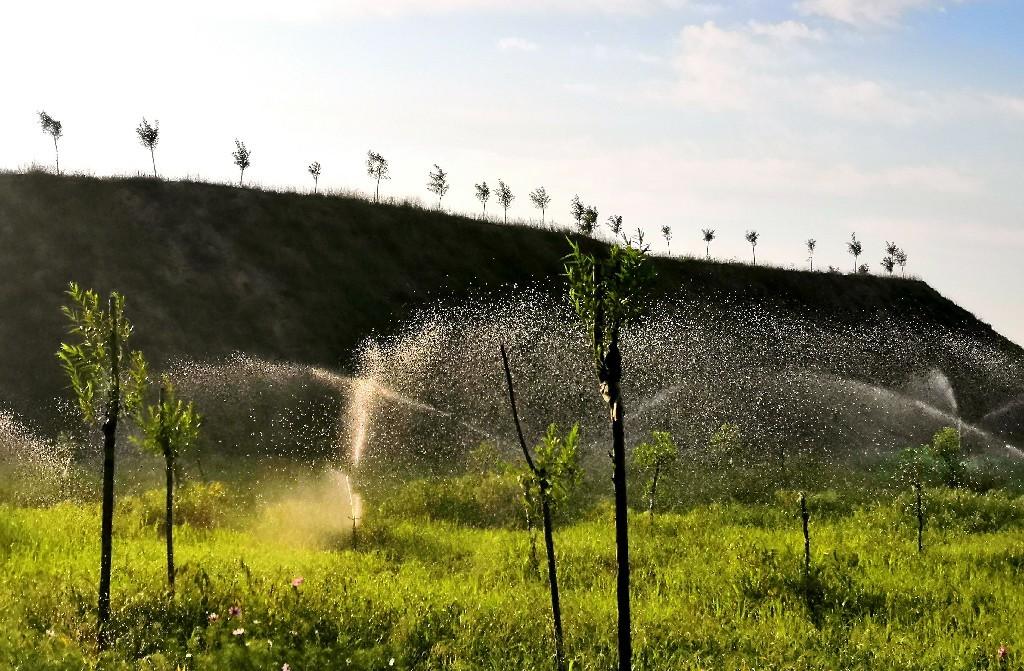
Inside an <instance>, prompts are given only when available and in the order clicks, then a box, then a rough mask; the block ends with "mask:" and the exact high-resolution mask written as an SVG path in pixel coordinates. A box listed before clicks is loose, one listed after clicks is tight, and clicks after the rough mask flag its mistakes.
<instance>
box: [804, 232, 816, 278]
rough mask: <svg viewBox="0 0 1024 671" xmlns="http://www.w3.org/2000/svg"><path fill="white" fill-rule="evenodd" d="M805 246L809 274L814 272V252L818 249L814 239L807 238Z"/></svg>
mask: <svg viewBox="0 0 1024 671" xmlns="http://www.w3.org/2000/svg"><path fill="white" fill-rule="evenodd" d="M804 244H805V245H806V246H807V260H808V261H809V262H810V264H811V272H812V273H813V272H814V250H815V249H816V248H817V247H818V241H817V240H815V239H814V238H808V240H807V242H805V243H804Z"/></svg>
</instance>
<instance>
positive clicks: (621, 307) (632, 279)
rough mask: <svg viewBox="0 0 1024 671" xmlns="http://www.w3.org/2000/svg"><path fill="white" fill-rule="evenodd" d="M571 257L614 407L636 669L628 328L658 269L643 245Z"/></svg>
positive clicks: (620, 585) (625, 633)
mask: <svg viewBox="0 0 1024 671" xmlns="http://www.w3.org/2000/svg"><path fill="white" fill-rule="evenodd" d="M570 244H571V245H572V252H571V253H570V254H569V256H568V257H567V258H566V263H565V273H566V277H567V279H568V283H569V298H570V300H571V301H572V304H573V308H574V309H575V310H576V314H577V315H578V316H579V317H580V320H581V321H582V322H583V323H584V325H585V326H586V327H587V329H588V330H589V331H590V333H591V339H590V344H591V356H592V358H593V361H594V364H595V365H596V367H597V378H598V388H599V390H600V392H601V396H602V397H603V399H604V402H605V404H606V406H607V408H608V412H609V418H610V420H611V429H612V452H611V457H612V464H613V467H612V483H613V485H614V488H615V553H616V563H617V565H618V570H617V578H616V601H617V609H618V650H619V665H618V669H619V671H632V666H633V664H632V663H633V641H632V634H631V631H630V619H631V618H630V599H629V519H628V504H627V501H628V499H627V496H626V438H625V415H626V412H625V409H624V408H623V404H622V393H621V386H620V385H621V381H622V356H621V354H620V352H619V336H620V334H621V332H622V329H623V328H624V327H625V326H627V325H628V324H630V323H631V322H633V321H634V320H635V319H637V318H639V317H640V316H641V315H642V314H643V313H644V311H645V309H646V307H647V295H648V293H649V292H650V287H651V283H652V281H653V279H654V271H653V269H652V267H651V266H650V264H649V263H648V260H647V256H646V254H644V252H643V251H641V250H640V249H636V248H633V247H630V246H622V245H612V246H611V247H610V248H609V249H608V252H607V256H604V257H602V258H596V257H595V256H593V255H591V254H585V253H584V252H583V251H581V249H580V247H579V246H578V245H576V244H574V243H570Z"/></svg>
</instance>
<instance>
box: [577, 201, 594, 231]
mask: <svg viewBox="0 0 1024 671" xmlns="http://www.w3.org/2000/svg"><path fill="white" fill-rule="evenodd" d="M595 230H597V208H596V207H593V206H590V205H588V206H587V207H585V208H583V216H582V217H580V224H579V231H580V235H593V234H594V231H595Z"/></svg>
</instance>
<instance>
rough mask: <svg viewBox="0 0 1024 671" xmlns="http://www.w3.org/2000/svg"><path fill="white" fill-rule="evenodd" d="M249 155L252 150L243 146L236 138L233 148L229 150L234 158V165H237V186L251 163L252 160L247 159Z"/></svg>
mask: <svg viewBox="0 0 1024 671" xmlns="http://www.w3.org/2000/svg"><path fill="white" fill-rule="evenodd" d="M251 156H252V152H250V151H249V150H248V149H247V148H246V147H245V143H244V142H242V141H241V140H238V139H236V140H235V150H234V151H233V152H231V157H232V158H234V159H235V165H237V166H238V186H242V178H243V177H244V176H245V169H246V168H248V167H249V166H250V165H252V161H250V160H249V158H250V157H251Z"/></svg>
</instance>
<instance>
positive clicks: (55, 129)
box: [39, 112, 64, 175]
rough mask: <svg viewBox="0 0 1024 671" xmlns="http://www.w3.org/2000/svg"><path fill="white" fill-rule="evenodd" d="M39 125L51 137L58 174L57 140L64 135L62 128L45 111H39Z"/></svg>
mask: <svg viewBox="0 0 1024 671" xmlns="http://www.w3.org/2000/svg"><path fill="white" fill-rule="evenodd" d="M39 125H40V127H42V129H43V132H44V133H46V134H47V135H49V136H50V137H52V138H53V153H54V156H55V157H56V159H55V160H56V166H57V174H58V175H59V174H60V148H59V147H58V146H57V140H59V139H60V138H61V137H63V136H64V129H63V126H61V123H60V122H59V121H57V120H56V119H54V118H53V117H52V116H50V115H49V114H47V113H46V112H39Z"/></svg>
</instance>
